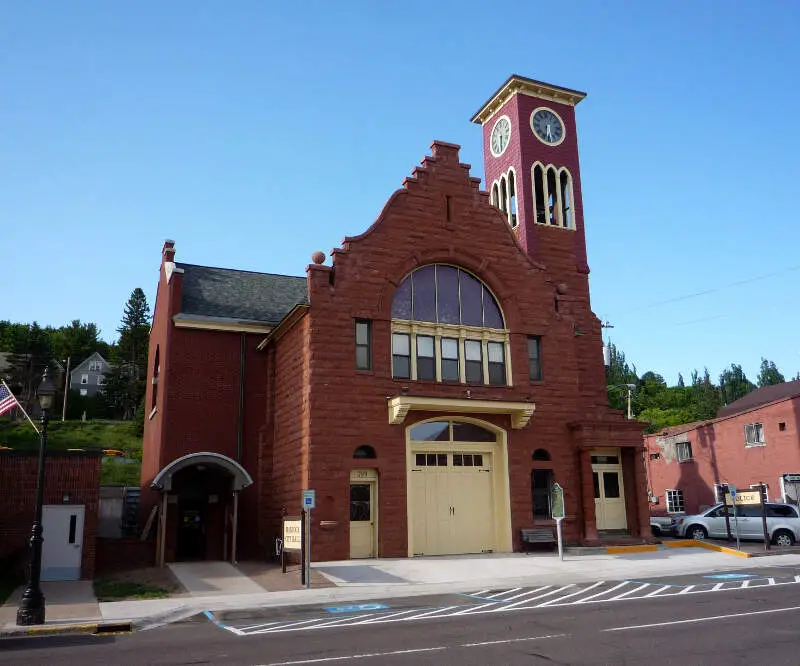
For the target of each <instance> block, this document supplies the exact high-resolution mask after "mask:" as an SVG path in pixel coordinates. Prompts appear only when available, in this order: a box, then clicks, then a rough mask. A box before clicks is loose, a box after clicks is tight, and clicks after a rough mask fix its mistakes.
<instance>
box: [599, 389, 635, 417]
mask: <svg viewBox="0 0 800 666" xmlns="http://www.w3.org/2000/svg"><path fill="white" fill-rule="evenodd" d="M606 388H610V389H627V391H628V418H629V419H632V418H633V413H632V412H631V391H632V390H633V389H635V388H636V384H619V385H616V386H608V387H606Z"/></svg>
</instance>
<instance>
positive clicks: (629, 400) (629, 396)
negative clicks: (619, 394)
mask: <svg viewBox="0 0 800 666" xmlns="http://www.w3.org/2000/svg"><path fill="white" fill-rule="evenodd" d="M631 387H632V385H631V384H628V420H630V419H632V418H633V414H631Z"/></svg>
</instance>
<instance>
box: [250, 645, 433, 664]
mask: <svg viewBox="0 0 800 666" xmlns="http://www.w3.org/2000/svg"><path fill="white" fill-rule="evenodd" d="M446 649H447V648H446V647H444V646H442V647H431V648H415V649H413V650H394V651H393V652H365V653H362V654H348V655H345V656H342V657H320V658H318V659H300V660H298V661H273V662H270V663H269V664H262V665H261V666H296V665H297V664H324V663H325V662H327V661H346V660H348V659H374V658H375V657H391V656H394V655H401V654H415V653H418V652H435V651H437V650H446Z"/></svg>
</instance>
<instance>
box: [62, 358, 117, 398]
mask: <svg viewBox="0 0 800 666" xmlns="http://www.w3.org/2000/svg"><path fill="white" fill-rule="evenodd" d="M110 370H111V366H110V365H109V363H108V361H106V360H105V359H104V358H103V357H102V356H101V355H100V354H99V353H98V352H94V353H92V354H91V355H90V356H88V357H87V358H85V359H84V360H83V361H81V362H80V363H78V365H76V366H75V367H74V368H72V369H71V370H70V377H69V389H70V391H78V392H79V393H80V394H81V395H82V396H89V397H91V396H93V395H97V394H98V393H102V392H103V386H104V385H105V378H106V375H107V374H108V373H109V371H110Z"/></svg>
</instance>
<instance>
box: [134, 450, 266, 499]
mask: <svg viewBox="0 0 800 666" xmlns="http://www.w3.org/2000/svg"><path fill="white" fill-rule="evenodd" d="M196 465H209V466H211V467H218V468H220V469H224V470H225V471H226V472H228V473H229V474H230V475H231V476H233V489H234V490H242V488H247V486H249V485H251V484H252V483H253V479H252V477H251V476H250V475H249V474H248V473H247V470H246V469H245V468H244V467H242V466H241V465H240V464H239V463H238V462H236V461H235V460H233V459H231V458H228V456H223V455H222V454H221V453H211V452H209V451H202V452H198V453H190V454H189V455H187V456H183V457H182V458H178V459H177V460H173V461H172V462H171V463H170V464H169V465H167V466H166V467H164V469H162V470H161V471H160V472H159V473H158V474H157V475H156V478H155V479H153V482H152V483H151V484H150V487H151V488H155V489H156V490H160V491H162V492H163V491H165V490H166V491H169V490H172V477H173V475H174V474H175V472H178V471H180V470H182V469H185V468H187V467H194V466H196Z"/></svg>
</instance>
